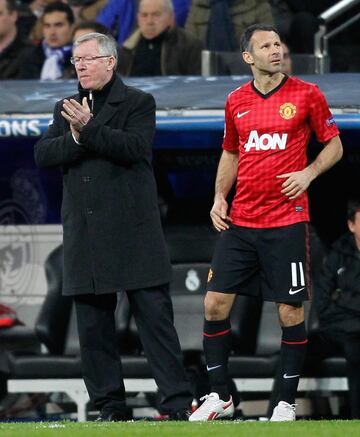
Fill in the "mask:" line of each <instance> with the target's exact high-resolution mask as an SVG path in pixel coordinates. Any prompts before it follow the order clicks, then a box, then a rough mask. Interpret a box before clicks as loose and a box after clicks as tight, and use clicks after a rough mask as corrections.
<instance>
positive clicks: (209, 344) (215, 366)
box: [203, 319, 231, 401]
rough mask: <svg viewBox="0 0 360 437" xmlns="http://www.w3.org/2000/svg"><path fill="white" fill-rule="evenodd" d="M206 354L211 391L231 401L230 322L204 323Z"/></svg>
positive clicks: (209, 321)
mask: <svg viewBox="0 0 360 437" xmlns="http://www.w3.org/2000/svg"><path fill="white" fill-rule="evenodd" d="M203 344H204V352H205V358H206V364H207V371H208V375H209V381H210V386H211V391H212V392H215V393H218V395H219V397H220V399H221V400H223V401H228V400H229V399H230V392H229V387H228V376H227V374H228V370H227V364H228V358H229V352H230V347H231V325H230V320H229V319H225V320H206V319H205V321H204V340H203Z"/></svg>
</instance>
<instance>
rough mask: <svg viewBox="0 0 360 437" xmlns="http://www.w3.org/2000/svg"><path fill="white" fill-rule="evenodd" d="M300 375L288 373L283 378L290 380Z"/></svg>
mask: <svg viewBox="0 0 360 437" xmlns="http://www.w3.org/2000/svg"><path fill="white" fill-rule="evenodd" d="M299 376H300V375H288V374H287V373H284V375H283V378H284V379H290V378H298V377H299Z"/></svg>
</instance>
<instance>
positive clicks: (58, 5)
mask: <svg viewBox="0 0 360 437" xmlns="http://www.w3.org/2000/svg"><path fill="white" fill-rule="evenodd" d="M52 12H64V13H65V14H66V19H67V21H68V22H69V23H70V24H74V22H75V17H74V13H73V11H72V9H71V7H70V6H69V5H67V4H66V3H63V2H54V3H49V4H48V5H47V6H46V7H45V8H44V12H43V14H42V19H43V18H44V16H45V15H46V14H51V13H52Z"/></svg>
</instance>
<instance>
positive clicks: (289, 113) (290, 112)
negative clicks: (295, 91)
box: [279, 102, 296, 120]
mask: <svg viewBox="0 0 360 437" xmlns="http://www.w3.org/2000/svg"><path fill="white" fill-rule="evenodd" d="M279 113H280V115H281V117H282V118H285V120H290V119H291V118H294V117H295V114H296V106H295V105H293V104H292V103H290V102H287V103H284V104H283V105H281V106H280V110H279Z"/></svg>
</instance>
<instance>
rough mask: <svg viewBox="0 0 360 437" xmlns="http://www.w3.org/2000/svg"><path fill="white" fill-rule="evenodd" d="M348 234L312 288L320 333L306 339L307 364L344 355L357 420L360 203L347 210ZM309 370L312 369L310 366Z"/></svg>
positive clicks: (359, 415)
mask: <svg viewBox="0 0 360 437" xmlns="http://www.w3.org/2000/svg"><path fill="white" fill-rule="evenodd" d="M347 225H348V228H349V232H347V233H346V234H345V235H343V236H342V237H340V238H339V239H338V240H337V241H336V242H335V243H334V244H333V247H332V249H331V251H330V253H329V255H328V256H327V257H326V259H325V262H324V265H323V268H322V271H321V275H320V277H319V279H318V283H317V284H316V283H315V285H316V287H315V295H314V305H315V308H316V312H317V315H318V318H319V330H318V331H317V333H316V335H314V336H313V337H310V338H309V346H308V358H309V364H310V365H311V363H313V361H314V360H315V361H318V360H319V359H322V358H325V357H328V356H335V355H339V352H340V353H343V354H344V355H345V358H346V364H347V374H348V382H349V397H350V399H349V400H350V413H351V417H352V418H353V419H359V418H360V372H359V369H360V200H350V201H349V202H348V208H347ZM311 366H312V365H311Z"/></svg>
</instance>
